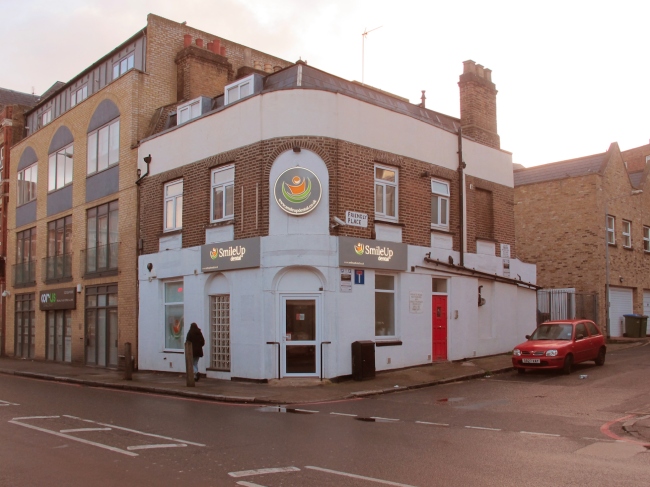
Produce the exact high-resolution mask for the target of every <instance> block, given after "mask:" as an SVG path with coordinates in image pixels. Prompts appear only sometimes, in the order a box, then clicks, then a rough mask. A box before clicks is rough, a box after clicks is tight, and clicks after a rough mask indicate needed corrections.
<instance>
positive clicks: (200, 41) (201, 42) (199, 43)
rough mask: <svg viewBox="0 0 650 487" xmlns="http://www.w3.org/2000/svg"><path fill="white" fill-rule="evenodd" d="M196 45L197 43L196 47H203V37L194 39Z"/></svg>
mask: <svg viewBox="0 0 650 487" xmlns="http://www.w3.org/2000/svg"><path fill="white" fill-rule="evenodd" d="M196 45H197V46H198V47H203V39H197V40H196Z"/></svg>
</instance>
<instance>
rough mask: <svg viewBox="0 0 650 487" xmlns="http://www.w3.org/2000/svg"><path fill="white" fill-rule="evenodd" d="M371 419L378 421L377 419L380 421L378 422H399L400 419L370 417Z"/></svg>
mask: <svg viewBox="0 0 650 487" xmlns="http://www.w3.org/2000/svg"><path fill="white" fill-rule="evenodd" d="M370 419H374V420H377V419H378V420H380V421H399V419H393V418H382V417H379V416H370Z"/></svg>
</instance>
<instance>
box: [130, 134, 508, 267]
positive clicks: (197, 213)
mask: <svg viewBox="0 0 650 487" xmlns="http://www.w3.org/2000/svg"><path fill="white" fill-rule="evenodd" d="M294 146H298V147H301V148H303V149H308V150H311V151H313V152H315V153H317V154H318V155H319V156H320V157H321V158H322V159H323V161H324V162H325V164H326V166H327V168H328V171H329V195H330V198H329V201H330V214H331V215H332V216H334V215H336V216H338V217H339V218H344V217H345V212H346V211H347V210H351V211H359V212H362V213H367V214H368V216H369V225H368V228H357V227H337V228H335V229H332V230H331V234H332V235H344V236H354V237H360V238H374V235H373V228H374V167H375V164H377V163H380V164H382V165H388V166H393V167H395V168H396V169H397V170H398V171H399V196H398V197H399V203H398V204H399V224H400V225H401V226H402V235H403V239H402V240H403V242H405V243H408V244H412V245H419V246H424V247H429V246H430V244H431V184H430V181H431V177H435V178H438V179H445V180H447V181H449V182H450V187H451V200H450V233H451V235H452V236H453V238H454V250H457V251H458V250H459V238H458V237H459V231H458V226H459V223H460V218H459V205H458V197H459V196H458V173H457V172H456V171H453V170H450V169H446V168H443V167H439V166H432V165H431V164H428V163H425V162H422V161H418V160H415V159H410V158H407V157H403V156H399V155H395V154H390V153H386V152H382V151H378V150H375V149H371V148H368V147H363V146H359V145H356V144H352V143H349V142H346V141H342V140H336V139H330V138H325V137H288V138H277V139H270V140H264V141H261V142H258V143H255V144H251V145H249V146H245V147H242V148H240V149H237V150H235V151H231V152H228V153H224V154H217V155H215V156H212V157H209V158H207V159H204V160H202V161H198V162H196V163H193V164H188V165H186V166H183V167H180V168H176V169H173V170H170V171H167V172H165V173H162V174H157V175H155V176H151V177H147V178H145V179H144V180H143V181H142V190H141V205H142V208H146V209H147V210H146V212H144V213H143V219H142V224H141V237H142V239H143V241H144V248H143V253H145V254H148V253H155V252H158V245H159V244H158V242H159V238H160V237H161V236H162V235H163V214H164V208H163V188H164V184H165V183H166V182H169V181H172V180H175V179H178V178H183V181H184V182H183V192H184V198H183V203H184V205H183V230H182V234H183V238H182V241H183V247H194V246H198V245H203V244H204V243H205V229H206V228H207V227H208V226H210V170H211V169H212V168H213V167H216V166H219V165H223V164H234V166H235V196H234V201H235V239H241V238H247V237H253V236H265V235H268V233H269V228H268V224H269V216H268V215H269V201H270V194H269V174H270V171H271V166H272V165H273V162H274V161H275V160H276V158H277V157H278V156H279V155H280V154H281V153H282V152H284V151H287V150H291V149H292V148H293V147H294ZM427 171H428V173H429V174H430V175H426V176H423V173H425V172H427ZM472 182H473V184H481V185H483V187H485V188H487V190H484V192H486V193H489V194H490V195H492V201H493V202H492V210H491V214H492V215H493V223H492V224H491V226H492V228H493V238H494V239H496V240H497V241H498V242H502V243H508V244H510V245H511V247H512V254H513V258H514V256H515V241H514V216H513V214H512V197H513V192H512V189H511V188H506V187H502V186H500V185H497V184H493V183H488V182H485V181H483V180H480V179H477V178H472ZM467 184H468V185H469V181H468V183H467ZM242 194H244V217H243V218H242V212H241V198H242ZM256 194H257V195H258V198H257V199H256V198H255V195H256ZM467 198H468V201H469V200H472V203H471V205H469V206H468V211H467V213H468V215H469V216H468V222H467V225H468V233H471V234H472V235H475V234H476V228H477V227H478V226H479V225H484V223H480V222H482V221H483V219H484V217H485V212H484V214H483V215H481V216H479V215H478V214H473V212H474V211H475V209H476V208H477V207H478V206H480V205H477V204H476V203H475V202H474V200H473V197H472V192H469V193H468V195H467ZM256 211H257V215H258V216H257V218H256V217H255V215H256ZM470 228H472V229H473V230H472V231H471V232H470V231H469V229H470ZM470 246H471V247H472V248H473V249H474V250H473V251H474V252H475V251H476V250H475V248H476V244H475V241H473V243H472V244H471V245H470Z"/></svg>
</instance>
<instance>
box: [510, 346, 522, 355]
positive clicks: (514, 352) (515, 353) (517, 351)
mask: <svg viewBox="0 0 650 487" xmlns="http://www.w3.org/2000/svg"><path fill="white" fill-rule="evenodd" d="M512 354H513V355H516V356H517V357H518V356H519V355H521V350H519V349H518V348H515V349H514V350H513V351H512Z"/></svg>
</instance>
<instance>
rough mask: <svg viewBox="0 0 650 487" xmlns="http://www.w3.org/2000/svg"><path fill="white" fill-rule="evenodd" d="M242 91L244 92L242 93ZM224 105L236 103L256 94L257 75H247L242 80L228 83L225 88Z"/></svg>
mask: <svg viewBox="0 0 650 487" xmlns="http://www.w3.org/2000/svg"><path fill="white" fill-rule="evenodd" d="M242 91H243V92H244V93H243V94H242ZM223 94H224V98H223V103H224V105H228V104H230V103H234V102H236V101H237V100H241V99H243V98H246V97H248V96H251V95H254V94H255V75H252V74H251V75H250V76H246V77H245V78H242V79H240V80H237V81H235V82H234V83H231V84H229V85H227V86H226V87H225V88H224V90H223Z"/></svg>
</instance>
